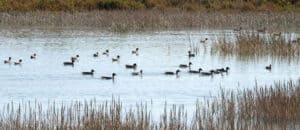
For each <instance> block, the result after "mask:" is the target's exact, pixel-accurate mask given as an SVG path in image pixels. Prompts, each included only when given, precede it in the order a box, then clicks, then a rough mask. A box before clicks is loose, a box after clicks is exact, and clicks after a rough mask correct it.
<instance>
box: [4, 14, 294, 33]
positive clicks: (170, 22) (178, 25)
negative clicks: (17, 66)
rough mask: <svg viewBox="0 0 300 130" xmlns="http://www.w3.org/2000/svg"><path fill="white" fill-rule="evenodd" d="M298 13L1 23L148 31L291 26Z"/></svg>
mask: <svg viewBox="0 0 300 130" xmlns="http://www.w3.org/2000/svg"><path fill="white" fill-rule="evenodd" d="M299 22H300V13H287V12H286V13H284V12H283V13H270V12H245V13H238V12H227V13H226V12H224V13H222V12H216V13H214V12H210V13H208V12H186V11H180V10H169V11H159V10H140V11H128V10H127V11H122V10H112V11H105V10H103V11H91V12H73V13H72V12H48V11H34V12H13V11H9V12H0V26H1V27H3V28H7V27H11V28H16V27H28V26H29V27H78V28H84V27H88V28H93V29H95V28H96V29H103V30H109V31H117V32H124V31H147V30H178V29H233V28H238V27H240V26H241V27H243V28H244V29H255V28H261V27H267V28H268V29H271V30H286V29H294V28H295V27H297V26H298V23H299Z"/></svg>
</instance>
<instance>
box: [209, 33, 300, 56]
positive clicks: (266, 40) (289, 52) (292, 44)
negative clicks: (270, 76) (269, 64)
mask: <svg viewBox="0 0 300 130" xmlns="http://www.w3.org/2000/svg"><path fill="white" fill-rule="evenodd" d="M211 52H212V54H218V55H222V56H238V57H239V58H241V59H253V58H254V59H256V58H260V57H265V56H270V57H276V58H278V59H288V60H291V59H298V58H299V57H300V40H293V39H292V38H291V36H283V34H281V35H280V36H278V35H274V34H269V33H257V32H241V33H239V34H237V35H236V41H235V42H232V41H226V40H225V39H224V38H223V39H219V40H218V42H217V43H214V44H213V45H212V48H211Z"/></svg>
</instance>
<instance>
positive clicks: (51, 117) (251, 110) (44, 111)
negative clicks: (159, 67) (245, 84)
mask: <svg viewBox="0 0 300 130" xmlns="http://www.w3.org/2000/svg"><path fill="white" fill-rule="evenodd" d="M195 106H196V107H195V111H194V112H193V113H192V112H191V111H189V112H187V111H186V109H185V108H184V106H176V105H173V106H172V107H171V108H168V107H167V105H166V106H165V109H164V111H163V113H161V116H160V117H161V118H160V119H158V120H156V121H155V119H154V118H153V117H152V113H151V109H148V107H147V104H137V105H136V108H130V109H127V110H125V109H124V108H123V107H122V103H121V102H120V101H119V100H115V99H112V100H111V101H110V102H104V103H100V104H99V103H98V102H97V101H96V100H91V101H85V102H80V101H78V102H75V103H71V104H60V105H58V104H57V103H55V102H53V103H49V104H48V106H47V107H44V106H43V105H42V104H41V103H38V102H34V103H31V102H27V103H23V104H19V105H15V104H14V103H10V104H7V105H6V106H5V107H3V109H1V116H0V128H1V129H61V130H65V129H89V130H99V129H116V130H118V129H130V130H141V129H146V130H150V129H170V130H175V129H203V130H213V129H219V130H230V129H231V130H235V129H245V130H246V129H251V130H253V129H256V130H258V129H299V128H300V109H299V108H300V82H293V81H288V82H278V83H275V84H274V85H271V86H259V85H256V86H255V88H254V89H244V90H238V91H224V90H222V91H221V94H220V96H219V97H216V98H213V99H212V100H208V101H207V102H200V101H197V102H196V105H195ZM188 114H192V115H191V116H188Z"/></svg>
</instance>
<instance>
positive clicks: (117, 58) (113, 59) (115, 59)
mask: <svg viewBox="0 0 300 130" xmlns="http://www.w3.org/2000/svg"><path fill="white" fill-rule="evenodd" d="M119 59H120V56H119V55H117V57H116V58H112V59H111V60H112V61H113V62H116V61H119Z"/></svg>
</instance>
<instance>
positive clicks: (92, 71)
mask: <svg viewBox="0 0 300 130" xmlns="http://www.w3.org/2000/svg"><path fill="white" fill-rule="evenodd" d="M94 72H95V70H93V69H91V71H90V72H81V74H82V75H94Z"/></svg>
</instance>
